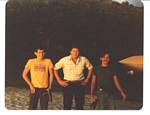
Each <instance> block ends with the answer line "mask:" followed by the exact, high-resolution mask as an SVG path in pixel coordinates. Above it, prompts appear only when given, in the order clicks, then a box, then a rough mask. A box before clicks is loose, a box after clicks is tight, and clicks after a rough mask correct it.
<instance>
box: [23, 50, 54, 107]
mask: <svg viewBox="0 0 150 115" xmlns="http://www.w3.org/2000/svg"><path fill="white" fill-rule="evenodd" d="M34 54H35V56H36V58H33V59H29V60H28V62H27V64H26V65H25V69H24V71H23V74H22V76H23V79H24V80H25V81H26V83H27V84H28V86H29V87H30V91H31V95H30V104H29V109H31V110H32V109H33V110H34V109H37V104H38V100H39V99H40V107H41V109H48V100H49V97H48V93H47V92H48V91H49V90H51V88H52V83H53V64H52V61H51V60H50V59H45V58H44V55H45V51H44V49H43V48H38V49H36V50H35V52H34ZM29 72H30V75H31V80H30V79H29V77H28V73H29ZM49 74H50V77H48V76H49Z"/></svg>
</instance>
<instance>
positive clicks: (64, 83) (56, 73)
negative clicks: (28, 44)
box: [54, 69, 68, 87]
mask: <svg viewBox="0 0 150 115" xmlns="http://www.w3.org/2000/svg"><path fill="white" fill-rule="evenodd" d="M54 74H55V78H56V80H57V82H58V83H59V84H60V85H61V86H63V87H66V86H68V83H67V82H68V81H64V80H62V79H61V78H60V76H59V74H58V70H55V69H54Z"/></svg>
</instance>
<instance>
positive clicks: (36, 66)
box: [25, 58, 53, 88]
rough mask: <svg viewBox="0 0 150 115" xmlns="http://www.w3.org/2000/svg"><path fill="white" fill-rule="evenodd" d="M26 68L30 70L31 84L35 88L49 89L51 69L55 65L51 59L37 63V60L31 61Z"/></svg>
mask: <svg viewBox="0 0 150 115" xmlns="http://www.w3.org/2000/svg"><path fill="white" fill-rule="evenodd" d="M25 68H29V69H30V74H31V82H32V84H33V86H34V87H36V88H47V87H48V72H49V68H53V63H52V61H51V60H50V59H43V60H42V61H37V60H36V58H34V59H29V60H28V62H27V64H26V65H25Z"/></svg>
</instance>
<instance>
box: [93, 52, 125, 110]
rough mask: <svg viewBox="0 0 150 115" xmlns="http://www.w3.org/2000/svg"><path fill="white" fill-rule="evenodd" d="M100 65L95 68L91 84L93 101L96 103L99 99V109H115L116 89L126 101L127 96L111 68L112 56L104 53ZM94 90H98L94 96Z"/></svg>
mask: <svg viewBox="0 0 150 115" xmlns="http://www.w3.org/2000/svg"><path fill="white" fill-rule="evenodd" d="M100 62H101V63H100V65H99V66H97V67H95V68H94V74H93V77H92V83H91V101H92V102H94V101H95V100H96V98H97V100H98V104H99V107H100V108H99V109H115V103H114V99H113V96H114V89H115V87H116V88H117V90H118V91H119V92H120V94H121V95H122V98H123V100H125V99H126V94H125V93H124V91H123V90H122V87H121V85H120V83H119V80H118V78H117V76H116V74H115V72H114V71H113V69H112V68H111V67H110V66H109V62H110V55H109V53H104V54H103V55H102V56H101V57H100ZM94 89H96V95H97V96H94V94H93V93H94Z"/></svg>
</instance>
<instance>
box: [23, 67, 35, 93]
mask: <svg viewBox="0 0 150 115" xmlns="http://www.w3.org/2000/svg"><path fill="white" fill-rule="evenodd" d="M29 71H30V69H29V68H25V69H24V71H23V73H22V77H23V79H24V80H25V82H26V83H27V84H28V86H29V87H30V90H31V93H35V88H34V86H33V84H32V83H31V81H30V79H29V77H28V73H29Z"/></svg>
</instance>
